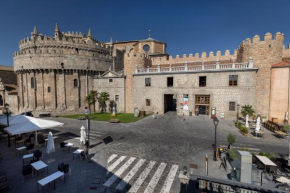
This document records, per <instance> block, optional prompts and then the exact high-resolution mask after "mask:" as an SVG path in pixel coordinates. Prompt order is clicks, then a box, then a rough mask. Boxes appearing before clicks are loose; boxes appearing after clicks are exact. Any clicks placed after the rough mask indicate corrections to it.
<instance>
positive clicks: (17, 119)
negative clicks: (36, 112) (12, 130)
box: [0, 115, 29, 125]
mask: <svg viewBox="0 0 290 193" xmlns="http://www.w3.org/2000/svg"><path fill="white" fill-rule="evenodd" d="M8 119H9V125H13V124H18V123H23V122H27V121H29V118H28V117H27V116H24V115H13V116H9V117H8ZM0 124H2V125H8V124H7V117H3V118H1V119H0Z"/></svg>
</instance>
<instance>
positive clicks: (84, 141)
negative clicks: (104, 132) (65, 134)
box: [80, 126, 86, 145]
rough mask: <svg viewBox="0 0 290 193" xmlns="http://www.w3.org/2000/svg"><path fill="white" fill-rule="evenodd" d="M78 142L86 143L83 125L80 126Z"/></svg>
mask: <svg viewBox="0 0 290 193" xmlns="http://www.w3.org/2000/svg"><path fill="white" fill-rule="evenodd" d="M80 143H81V144H83V145H84V144H85V143H86V129H85V127H84V126H82V127H81V138H80Z"/></svg>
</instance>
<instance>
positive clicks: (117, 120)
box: [110, 119, 120, 123]
mask: <svg viewBox="0 0 290 193" xmlns="http://www.w3.org/2000/svg"><path fill="white" fill-rule="evenodd" d="M110 123H120V120H119V119H111V120H110Z"/></svg>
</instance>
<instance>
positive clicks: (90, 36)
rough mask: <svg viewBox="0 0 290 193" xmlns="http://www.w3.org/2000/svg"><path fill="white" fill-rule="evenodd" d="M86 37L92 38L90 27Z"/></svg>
mask: <svg viewBox="0 0 290 193" xmlns="http://www.w3.org/2000/svg"><path fill="white" fill-rule="evenodd" d="M88 38H91V39H92V38H93V36H92V31H91V28H89V33H88Z"/></svg>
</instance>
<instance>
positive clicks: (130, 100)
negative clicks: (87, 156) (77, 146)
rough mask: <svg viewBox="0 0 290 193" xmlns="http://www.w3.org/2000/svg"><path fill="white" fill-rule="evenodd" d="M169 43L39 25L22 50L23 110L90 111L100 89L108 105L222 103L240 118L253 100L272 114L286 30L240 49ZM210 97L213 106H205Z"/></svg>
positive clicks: (17, 67)
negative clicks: (171, 50)
mask: <svg viewBox="0 0 290 193" xmlns="http://www.w3.org/2000/svg"><path fill="white" fill-rule="evenodd" d="M166 48H167V45H166V43H165V42H162V41H159V40H155V39H153V38H152V37H151V35H150V34H149V37H148V38H147V39H143V40H132V41H122V42H113V40H112V39H111V41H110V42H107V43H101V42H100V41H98V40H96V39H95V38H94V37H93V36H92V34H91V31H89V33H88V35H86V34H82V33H77V32H76V33H73V32H68V33H64V32H61V31H60V30H59V27H58V26H57V25H56V27H55V32H54V36H53V37H47V36H44V35H42V34H40V33H38V31H37V29H36V28H35V29H34V31H33V32H32V35H31V37H30V38H26V39H24V40H22V41H20V43H19V51H18V52H16V53H14V71H15V73H16V74H17V78H18V86H19V89H18V97H19V109H20V110H33V111H38V112H40V111H49V112H52V113H63V112H65V113H69V112H77V111H83V108H84V106H86V104H85V102H84V101H85V97H86V95H87V94H88V93H89V91H90V90H97V91H98V92H101V91H107V92H109V94H110V95H111V98H110V99H111V101H110V102H108V105H107V106H109V104H112V102H115V103H116V104H117V103H118V104H117V106H118V107H117V111H118V112H128V113H133V112H134V110H135V109H136V108H138V109H139V110H145V111H151V112H153V111H154V112H158V113H165V112H166V111H167V110H168V109H170V110H176V111H177V113H178V114H190V113H192V114H196V113H203V114H207V115H210V114H211V110H212V108H215V111H216V113H217V115H218V116H225V117H226V118H227V117H235V115H236V113H237V109H236V105H237V104H239V105H240V106H243V105H248V104H250V105H253V107H254V109H255V111H256V113H257V114H261V115H263V116H266V117H268V118H270V109H271V108H270V100H271V89H272V87H271V72H272V71H271V66H272V65H273V64H276V63H279V62H281V61H285V60H290V51H289V48H287V49H286V48H285V46H284V34H282V33H279V32H278V33H276V34H275V35H274V37H273V36H272V35H271V34H270V33H267V34H266V35H265V36H264V38H263V40H261V38H260V37H259V36H258V35H256V36H254V37H253V38H252V39H249V38H248V39H246V40H245V41H243V42H242V43H241V45H240V46H239V47H238V48H237V49H236V50H234V52H232V54H231V53H230V51H229V50H226V51H225V52H224V54H222V53H221V51H217V52H216V53H213V52H210V53H205V52H203V53H201V54H198V53H196V54H194V55H193V54H189V55H185V54H184V55H183V56H179V55H177V56H176V57H173V56H170V55H168V54H167V52H166ZM200 77H206V84H207V85H206V86H200V82H202V81H204V80H203V79H200ZM168 78H170V80H169V79H168ZM171 78H172V79H171ZM110 80H112V81H113V82H108V81H110ZM148 81H150V84H151V85H150V86H148V84H149V82H148ZM168 81H170V84H171V83H172V86H168V85H167V84H168ZM231 82H232V83H231ZM231 84H236V85H231ZM165 95H166V96H165ZM116 96H117V98H116ZM147 99H148V100H147ZM149 99H150V100H149ZM116 100H118V101H116ZM196 100H199V101H196ZM204 100H206V101H207V104H200V102H201V101H202V102H204ZM168 101H169V102H168ZM171 103H172V104H171ZM173 103H174V104H173ZM198 108H201V109H200V110H197V109H198ZM271 116H272V115H271ZM273 116H275V115H273Z"/></svg>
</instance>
